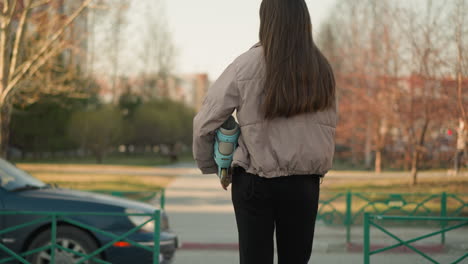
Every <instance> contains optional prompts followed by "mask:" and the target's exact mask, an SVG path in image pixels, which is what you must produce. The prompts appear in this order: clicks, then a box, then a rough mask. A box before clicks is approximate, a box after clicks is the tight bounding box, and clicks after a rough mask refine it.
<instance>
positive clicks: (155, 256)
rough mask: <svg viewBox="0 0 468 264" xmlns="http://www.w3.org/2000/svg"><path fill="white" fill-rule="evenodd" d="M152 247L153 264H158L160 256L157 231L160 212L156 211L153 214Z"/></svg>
mask: <svg viewBox="0 0 468 264" xmlns="http://www.w3.org/2000/svg"><path fill="white" fill-rule="evenodd" d="M153 217H154V220H153V221H154V245H153V264H159V255H160V254H161V252H160V248H159V239H160V234H159V229H160V224H161V211H160V210H156V211H155V212H154V216H153Z"/></svg>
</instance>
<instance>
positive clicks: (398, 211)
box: [317, 192, 468, 243]
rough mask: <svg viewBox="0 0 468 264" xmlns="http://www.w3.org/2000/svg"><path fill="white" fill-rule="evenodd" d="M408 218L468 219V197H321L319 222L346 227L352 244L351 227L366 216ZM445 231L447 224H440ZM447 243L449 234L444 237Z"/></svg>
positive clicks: (349, 194)
mask: <svg viewBox="0 0 468 264" xmlns="http://www.w3.org/2000/svg"><path fill="white" fill-rule="evenodd" d="M365 213H372V214H376V215H406V216H440V217H446V216H468V194H449V193H445V192H444V193H440V194H424V193H358V192H345V193H331V192H328V193H327V192H323V193H321V195H320V205H319V210H318V215H317V221H321V222H323V223H325V224H326V225H332V226H344V227H345V228H346V241H347V242H348V243H350V242H351V226H353V225H360V224H362V223H363V220H364V214H365ZM440 224H441V225H442V227H443V225H445V224H446V223H445V222H441V223H440ZM441 240H442V241H441V242H442V243H445V234H444V233H443V234H442V236H441Z"/></svg>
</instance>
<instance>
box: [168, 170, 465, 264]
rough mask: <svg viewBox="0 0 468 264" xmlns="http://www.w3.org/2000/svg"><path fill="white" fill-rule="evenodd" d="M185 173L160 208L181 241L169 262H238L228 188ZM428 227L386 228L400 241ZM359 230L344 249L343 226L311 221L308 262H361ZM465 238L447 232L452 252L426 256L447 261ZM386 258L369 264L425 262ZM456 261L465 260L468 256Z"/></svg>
mask: <svg viewBox="0 0 468 264" xmlns="http://www.w3.org/2000/svg"><path fill="white" fill-rule="evenodd" d="M179 171H180V170H179ZM185 173H186V174H180V175H179V177H178V178H177V179H176V180H175V181H174V182H173V183H172V184H171V185H170V186H169V188H168V189H167V191H166V197H167V198H166V210H167V212H168V215H169V217H170V223H171V228H172V229H173V230H174V231H175V232H176V233H177V234H178V235H179V237H180V242H181V249H179V251H178V252H177V254H176V261H175V264H196V263H204V264H209V263H223V264H228V263H238V252H237V230H236V222H235V217H234V209H233V207H232V203H231V200H230V197H231V193H230V191H227V192H226V191H224V190H222V189H221V187H220V185H219V182H218V179H217V178H216V176H214V175H200V174H194V171H193V170H186V171H185ZM428 230H429V232H431V231H435V230H434V229H426V228H411V229H409V228H397V229H395V228H391V229H390V231H392V232H395V233H396V234H397V235H399V236H401V237H402V238H403V239H405V238H411V237H414V236H417V235H418V234H424V233H425V232H426V233H429V232H428ZM362 234H363V228H362V227H360V226H357V227H354V228H353V229H352V239H353V240H352V241H353V243H354V247H353V249H352V250H351V252H352V253H350V252H348V251H347V249H346V248H347V245H346V243H345V237H346V236H345V229H344V228H341V227H329V226H325V225H323V224H321V223H317V225H316V238H315V241H314V250H313V252H314V255H313V257H312V262H311V263H327V264H328V263H340V264H342V263H362V253H361V249H360V247H362V241H363V240H362V238H363V236H362ZM371 235H372V244H377V245H391V244H394V240H393V239H391V238H389V237H386V236H385V235H384V234H383V233H381V232H377V231H376V230H375V229H373V230H372V231H371ZM466 237H468V232H467V229H462V230H460V231H459V232H449V233H447V241H449V242H450V243H457V249H458V250H457V251H456V253H455V254H452V253H444V254H439V255H438V256H437V255H431V254H430V255H431V256H435V258H436V259H437V260H439V259H440V260H441V261H442V262H441V263H449V262H453V261H454V260H455V259H457V257H460V256H462V255H463V254H464V253H463V252H465V253H466V252H468V239H466ZM439 241H440V236H438V237H434V238H432V239H431V240H425V241H424V243H426V244H427V243H430V244H434V245H436V244H438V243H439ZM435 253H442V252H441V251H439V252H435ZM388 256H389V255H388V254H378V255H376V256H374V257H372V263H384V264H385V263H403V264H404V263H428V262H427V260H424V259H423V258H422V257H420V256H417V255H414V254H392V255H391V256H392V257H391V258H389V257H388ZM419 260H421V261H420V262H419ZM449 260H451V261H449ZM462 263H468V260H465V262H462Z"/></svg>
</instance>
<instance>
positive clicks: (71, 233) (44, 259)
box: [27, 226, 102, 264]
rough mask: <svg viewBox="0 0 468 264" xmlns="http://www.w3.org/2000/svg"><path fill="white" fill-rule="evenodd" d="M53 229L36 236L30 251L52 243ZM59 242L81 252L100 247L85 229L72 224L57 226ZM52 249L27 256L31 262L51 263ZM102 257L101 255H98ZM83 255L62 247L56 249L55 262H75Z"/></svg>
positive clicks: (66, 263) (35, 263) (39, 263)
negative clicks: (67, 250)
mask: <svg viewBox="0 0 468 264" xmlns="http://www.w3.org/2000/svg"><path fill="white" fill-rule="evenodd" d="M50 238H51V231H50V230H47V231H44V232H42V233H40V234H39V235H38V236H36V237H35V238H34V239H33V240H32V242H31V244H30V245H29V247H28V251H30V250H34V249H37V248H40V247H44V246H47V245H50ZM57 244H58V245H60V246H62V247H64V248H68V249H70V250H73V251H76V252H79V253H81V254H85V255H87V254H90V253H92V252H93V251H95V250H97V249H98V248H99V247H98V245H97V244H96V241H94V239H93V238H92V237H90V236H89V235H88V234H87V233H85V232H84V231H82V230H80V229H78V228H76V227H71V226H65V227H58V228H57ZM51 254H52V250H50V249H48V250H44V251H41V252H38V253H36V254H33V255H31V256H30V257H28V258H27V260H28V261H29V262H31V264H49V263H51ZM97 258H98V259H102V258H101V256H97ZM81 259H82V257H80V256H78V255H76V254H72V253H69V252H66V251H65V250H62V249H56V250H55V263H56V264H74V263H76V262H78V261H79V260H81ZM84 263H85V264H91V263H95V262H93V261H86V262H84Z"/></svg>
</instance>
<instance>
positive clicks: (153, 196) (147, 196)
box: [91, 189, 166, 209]
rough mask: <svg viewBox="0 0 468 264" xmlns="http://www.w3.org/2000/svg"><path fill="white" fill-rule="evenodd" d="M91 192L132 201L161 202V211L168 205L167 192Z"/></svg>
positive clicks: (161, 190)
mask: <svg viewBox="0 0 468 264" xmlns="http://www.w3.org/2000/svg"><path fill="white" fill-rule="evenodd" d="M91 192H96V193H102V194H108V195H112V196H116V197H124V198H128V199H132V200H137V201H141V202H152V201H154V200H158V201H159V206H160V208H161V209H164V208H165V205H166V190H165V189H159V190H156V191H115V190H91Z"/></svg>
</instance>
